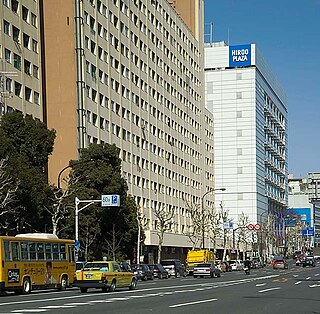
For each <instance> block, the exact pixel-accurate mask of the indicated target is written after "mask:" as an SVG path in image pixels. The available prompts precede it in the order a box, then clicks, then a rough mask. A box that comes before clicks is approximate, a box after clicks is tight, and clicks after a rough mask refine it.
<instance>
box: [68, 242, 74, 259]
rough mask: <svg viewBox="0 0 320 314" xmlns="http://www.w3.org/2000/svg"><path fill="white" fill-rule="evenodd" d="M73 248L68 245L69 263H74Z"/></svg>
mask: <svg viewBox="0 0 320 314" xmlns="http://www.w3.org/2000/svg"><path fill="white" fill-rule="evenodd" d="M74 261H75V258H74V246H73V245H72V246H71V245H69V263H74Z"/></svg>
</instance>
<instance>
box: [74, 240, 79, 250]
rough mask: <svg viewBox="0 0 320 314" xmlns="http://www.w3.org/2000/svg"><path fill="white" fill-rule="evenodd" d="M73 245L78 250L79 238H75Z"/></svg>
mask: <svg viewBox="0 0 320 314" xmlns="http://www.w3.org/2000/svg"><path fill="white" fill-rule="evenodd" d="M74 247H75V248H76V249H77V250H79V249H80V241H79V240H75V241H74Z"/></svg>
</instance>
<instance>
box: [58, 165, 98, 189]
mask: <svg viewBox="0 0 320 314" xmlns="http://www.w3.org/2000/svg"><path fill="white" fill-rule="evenodd" d="M92 161H94V159H89V160H72V161H71V162H70V163H69V165H68V166H65V167H64V168H62V169H61V170H60V172H59V174H58V189H59V190H61V175H62V173H63V172H64V171H65V170H67V169H68V168H72V167H73V166H75V165H79V164H84V163H88V162H92Z"/></svg>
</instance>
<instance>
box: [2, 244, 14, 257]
mask: <svg viewBox="0 0 320 314" xmlns="http://www.w3.org/2000/svg"><path fill="white" fill-rule="evenodd" d="M3 244H4V259H5V260H6V261H12V257H11V251H10V242H9V241H3Z"/></svg>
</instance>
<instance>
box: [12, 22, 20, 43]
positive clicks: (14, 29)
mask: <svg viewBox="0 0 320 314" xmlns="http://www.w3.org/2000/svg"><path fill="white" fill-rule="evenodd" d="M12 37H13V40H14V41H16V42H17V43H19V42H20V29H19V28H17V27H15V26H13V25H12Z"/></svg>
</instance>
